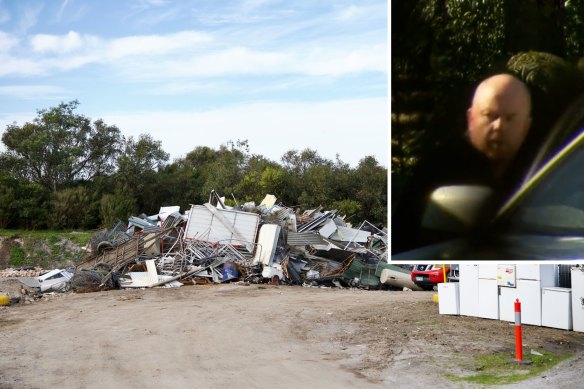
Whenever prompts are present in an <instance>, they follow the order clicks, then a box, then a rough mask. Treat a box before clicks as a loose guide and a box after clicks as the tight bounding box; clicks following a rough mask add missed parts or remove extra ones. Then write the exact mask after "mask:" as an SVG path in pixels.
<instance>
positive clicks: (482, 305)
mask: <svg viewBox="0 0 584 389" xmlns="http://www.w3.org/2000/svg"><path fill="white" fill-rule="evenodd" d="M478 308H479V313H478V315H477V316H478V317H483V318H485V319H498V318H499V286H498V284H497V264H490V263H489V264H482V263H481V264H479V307H478Z"/></svg>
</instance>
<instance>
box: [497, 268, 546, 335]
mask: <svg viewBox="0 0 584 389" xmlns="http://www.w3.org/2000/svg"><path fill="white" fill-rule="evenodd" d="M515 276H516V287H515V288H506V287H502V288H501V291H500V295H499V309H500V311H499V313H500V318H501V320H507V321H511V322H513V321H515V300H516V299H519V301H520V302H521V323H522V324H531V325H536V326H541V325H542V324H541V313H542V311H541V307H542V303H541V293H542V292H541V290H542V288H546V287H555V286H557V285H556V265H540V264H517V265H516V266H515Z"/></svg>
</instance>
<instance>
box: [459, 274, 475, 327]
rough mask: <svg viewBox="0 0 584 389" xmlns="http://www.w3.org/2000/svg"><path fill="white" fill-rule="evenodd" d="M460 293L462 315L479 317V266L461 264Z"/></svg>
mask: <svg viewBox="0 0 584 389" xmlns="http://www.w3.org/2000/svg"><path fill="white" fill-rule="evenodd" d="M458 293H459V296H460V314H461V315H464V316H478V314H479V265H478V264H473V263H461V264H460V265H459V267H458Z"/></svg>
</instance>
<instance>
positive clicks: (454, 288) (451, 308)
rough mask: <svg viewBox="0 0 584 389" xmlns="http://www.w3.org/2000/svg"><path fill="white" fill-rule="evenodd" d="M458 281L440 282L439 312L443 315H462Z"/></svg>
mask: <svg viewBox="0 0 584 389" xmlns="http://www.w3.org/2000/svg"><path fill="white" fill-rule="evenodd" d="M459 296H460V294H459V285H458V282H447V283H440V284H438V312H439V313H440V314H441V315H460V297H459Z"/></svg>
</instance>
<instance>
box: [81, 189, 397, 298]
mask: <svg viewBox="0 0 584 389" xmlns="http://www.w3.org/2000/svg"><path fill="white" fill-rule="evenodd" d="M388 247H389V245H388V236H387V231H386V230H385V229H384V228H383V227H382V226H375V225H373V224H371V223H369V222H367V221H364V222H362V223H361V224H359V226H357V227H353V226H352V225H351V224H349V223H347V222H346V221H345V217H344V216H341V215H339V213H338V211H337V210H323V209H322V207H319V208H317V209H313V210H307V211H304V212H302V213H301V212H299V211H298V210H295V209H292V208H289V207H286V206H284V205H282V204H277V199H276V197H275V196H272V195H267V196H266V197H265V198H264V200H263V201H262V202H261V203H260V204H259V205H256V204H255V203H253V202H248V203H245V204H243V205H238V206H235V207H230V206H227V205H225V201H224V198H222V197H220V196H219V195H217V193H216V192H215V191H213V192H211V196H210V198H209V201H208V202H207V203H205V204H202V205H191V208H190V209H189V210H187V211H186V212H185V213H184V214H183V213H181V211H180V208H179V207H176V206H175V207H162V208H161V209H160V211H159V213H158V214H157V215H153V216H147V215H144V214H142V215H139V216H132V217H130V218H129V219H128V223H127V224H126V223H121V222H119V223H117V224H116V225H114V227H113V228H111V229H109V230H101V231H98V232H96V233H95V234H94V236H93V238H92V240H91V243H90V245H88V250H87V255H86V257H85V259H84V261H83V262H82V263H80V264H79V265H78V266H77V267H76V269H75V274H74V275H73V277H72V279H71V280H70V285H71V288H72V289H73V290H75V291H83V292H86V291H92V290H103V289H107V288H152V287H174V286H181V285H183V284H211V283H222V282H234V281H243V282H250V283H273V284H290V285H292V284H294V285H304V286H323V285H325V286H344V287H366V288H379V287H381V286H384V285H385V286H391V287H394V286H395V287H400V285H399V281H396V282H393V283H391V282H390V283H382V282H381V281H380V276H381V273H382V272H383V271H385V273H384V274H385V275H386V277H385V278H386V279H391V280H395V279H398V278H400V277H393V278H392V277H391V276H388V275H387V274H388V272H397V273H400V274H402V273H404V272H408V270H405V269H401V268H399V267H397V266H392V265H389V264H388V263H387V261H388ZM397 273H396V274H397ZM402 278H403V277H402Z"/></svg>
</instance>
